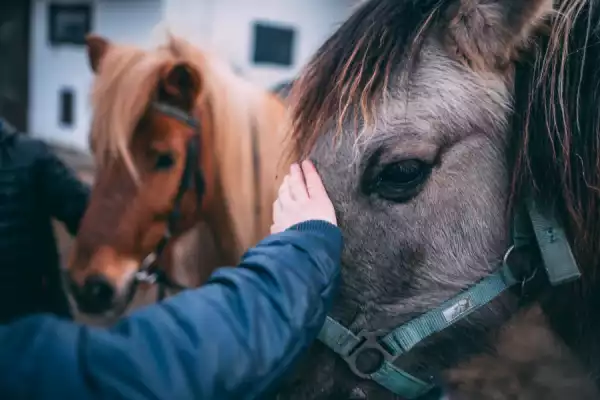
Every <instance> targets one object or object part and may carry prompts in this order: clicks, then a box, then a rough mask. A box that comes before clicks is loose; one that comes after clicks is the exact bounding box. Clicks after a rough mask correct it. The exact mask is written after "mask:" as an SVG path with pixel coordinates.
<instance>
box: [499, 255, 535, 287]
mask: <svg viewBox="0 0 600 400" xmlns="http://www.w3.org/2000/svg"><path fill="white" fill-rule="evenodd" d="M515 249H516V246H515V245H514V244H513V245H511V246H510V247H509V248H508V250H506V253H504V257H503V258H502V266H503V267H504V268H508V269H509V270H510V266H509V265H508V257H510V255H511V254H512V253H513V251H515ZM537 270H538V269H537V268H534V270H533V272H532V273H531V274H530V275H529V276H526V277H524V278H523V280H522V281H521V291H523V290H524V289H525V285H526V284H527V283H529V282H530V281H531V280H532V279H533V278H535V275H536V274H537Z"/></svg>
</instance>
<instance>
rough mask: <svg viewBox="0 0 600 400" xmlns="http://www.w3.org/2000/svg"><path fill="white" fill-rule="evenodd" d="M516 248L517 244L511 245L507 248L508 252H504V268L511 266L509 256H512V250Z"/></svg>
mask: <svg viewBox="0 0 600 400" xmlns="http://www.w3.org/2000/svg"><path fill="white" fill-rule="evenodd" d="M514 250H515V245H514V244H513V245H511V246H510V247H509V248H508V250H506V253H504V257H502V266H503V267H504V268H510V266H509V265H508V257H510V255H511V254H512V252H513V251H514Z"/></svg>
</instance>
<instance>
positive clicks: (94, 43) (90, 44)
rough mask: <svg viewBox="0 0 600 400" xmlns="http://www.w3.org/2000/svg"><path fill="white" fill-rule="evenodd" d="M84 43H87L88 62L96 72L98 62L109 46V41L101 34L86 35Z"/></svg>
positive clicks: (98, 65)
mask: <svg viewBox="0 0 600 400" xmlns="http://www.w3.org/2000/svg"><path fill="white" fill-rule="evenodd" d="M85 43H86V45H87V54H88V62H89V63H90V67H91V68H92V71H94V73H97V72H98V68H99V67H100V62H101V61H102V58H104V55H105V54H106V50H108V47H109V46H110V42H109V41H108V40H107V39H105V38H103V37H101V36H96V35H88V36H86V38H85Z"/></svg>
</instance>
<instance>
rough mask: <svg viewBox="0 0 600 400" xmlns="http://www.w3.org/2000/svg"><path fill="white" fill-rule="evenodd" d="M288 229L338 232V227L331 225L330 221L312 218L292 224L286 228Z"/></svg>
mask: <svg viewBox="0 0 600 400" xmlns="http://www.w3.org/2000/svg"><path fill="white" fill-rule="evenodd" d="M286 230H288V231H299V232H306V231H312V232H314V231H321V232H323V233H333V232H332V231H336V232H339V228H338V227H337V226H335V225H333V224H332V223H331V222H327V221H325V220H320V219H313V220H310V221H305V222H301V223H299V224H296V225H293V226H291V227H289V228H288V229H286Z"/></svg>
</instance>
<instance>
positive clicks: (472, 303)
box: [319, 198, 581, 399]
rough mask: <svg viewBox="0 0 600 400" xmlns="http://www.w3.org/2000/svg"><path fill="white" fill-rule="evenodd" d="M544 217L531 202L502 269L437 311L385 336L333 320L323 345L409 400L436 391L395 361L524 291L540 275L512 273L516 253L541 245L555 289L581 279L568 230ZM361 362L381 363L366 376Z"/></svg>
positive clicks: (520, 219)
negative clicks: (511, 291)
mask: <svg viewBox="0 0 600 400" xmlns="http://www.w3.org/2000/svg"><path fill="white" fill-rule="evenodd" d="M545 211H546V212H545V213H542V212H541V208H540V207H538V204H537V203H536V202H534V201H533V200H532V199H531V198H527V201H526V204H525V207H524V208H523V210H521V212H518V213H517V215H516V217H515V220H514V222H513V234H512V244H511V246H510V247H509V248H508V250H507V251H506V253H505V255H504V259H503V260H502V263H501V265H500V268H499V269H498V270H497V271H496V272H495V273H493V274H491V275H489V276H488V277H486V278H484V279H483V280H481V281H480V282H479V283H477V284H475V285H473V286H471V287H469V288H467V289H466V290H465V291H463V292H462V293H459V294H458V295H456V296H454V297H453V298H451V299H449V300H447V301H446V302H444V303H443V304H441V305H440V306H438V307H437V308H435V309H433V310H430V311H428V312H426V313H424V314H422V315H420V316H418V317H416V318H415V319H412V320H410V321H408V322H407V323H404V324H402V325H400V326H397V327H396V328H394V329H393V330H392V331H391V332H388V333H387V334H386V333H383V334H382V333H381V332H378V331H375V332H371V331H363V332H360V333H358V334H354V333H353V332H352V331H350V330H349V329H348V328H346V327H344V326H343V325H341V324H340V323H339V322H337V321H335V320H334V319H333V318H331V317H327V319H326V321H325V324H324V326H323V328H322V329H321V332H320V333H319V340H320V341H321V342H322V343H323V344H325V345H326V346H327V347H329V348H330V349H331V350H333V351H334V352H335V353H337V354H338V355H339V356H340V357H342V359H344V361H346V363H347V364H348V366H349V368H350V370H351V371H352V372H353V373H354V374H355V375H356V376H358V377H360V378H362V379H368V380H372V381H375V382H377V383H378V384H380V385H381V386H383V387H385V388H386V389H388V390H390V391H391V392H393V393H394V394H397V395H399V396H401V397H402V398H405V399H417V398H419V397H421V396H424V395H426V394H428V393H430V392H431V391H432V389H434V388H436V387H437V385H436V383H435V382H434V381H433V378H430V380H429V381H427V382H425V381H423V380H421V379H419V378H417V377H415V376H413V375H411V374H409V373H408V372H406V371H403V370H402V369H400V368H398V367H396V365H394V363H395V361H396V360H398V359H399V358H400V357H401V356H403V355H405V354H406V353H408V352H409V351H410V350H412V349H413V348H414V347H415V346H416V345H417V344H419V343H421V342H423V341H424V340H425V339H427V338H429V337H430V336H431V335H433V334H434V333H437V332H441V331H443V330H444V329H446V328H448V327H450V326H452V325H454V324H456V323H457V322H458V321H461V320H462V319H464V318H465V317H467V316H468V315H470V314H471V313H472V312H474V311H476V310H477V309H479V308H480V307H482V306H484V305H486V304H488V303H490V302H491V301H492V300H494V299H495V298H497V297H498V296H500V295H501V294H502V293H504V292H505V291H506V290H507V289H509V288H512V287H515V286H516V285H521V289H523V287H524V286H525V285H527V284H528V283H529V282H530V281H531V280H532V279H533V278H534V277H535V275H536V272H537V269H533V270H529V271H526V272H525V273H523V271H515V270H513V269H511V265H509V264H510V262H509V258H510V256H511V254H512V253H513V252H514V251H515V250H519V249H523V248H525V247H529V246H536V245H537V247H538V248H539V250H540V253H541V258H542V261H543V265H544V269H545V271H546V275H547V277H548V281H549V282H550V284H551V285H552V286H556V285H560V284H563V283H566V282H571V281H573V280H576V279H579V277H580V276H581V273H580V271H579V268H578V266H577V262H576V261H575V258H574V257H573V253H572V251H571V247H570V246H569V243H568V241H567V237H566V234H565V232H564V230H563V229H562V227H561V225H560V224H559V223H558V222H557V221H556V219H555V218H554V216H553V213H552V212H551V211H550V212H549V211H548V210H545ZM527 219H528V220H527ZM519 272H521V273H519ZM522 294H523V293H521V295H522ZM362 357H368V358H366V359H368V360H376V361H377V362H376V363H375V365H372V368H370V369H368V370H366V369H364V368H363V369H361V366H362V367H364V365H361V364H360V359H361V358H362ZM359 365H361V366H359Z"/></svg>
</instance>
